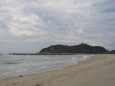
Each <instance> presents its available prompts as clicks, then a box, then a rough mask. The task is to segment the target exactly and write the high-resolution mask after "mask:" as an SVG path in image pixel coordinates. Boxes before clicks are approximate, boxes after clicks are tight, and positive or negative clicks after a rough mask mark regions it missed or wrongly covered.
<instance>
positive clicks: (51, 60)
mask: <svg viewBox="0 0 115 86" xmlns="http://www.w3.org/2000/svg"><path fill="white" fill-rule="evenodd" d="M91 57H92V55H0V79H6V78H11V77H17V76H20V75H29V74H34V73H41V72H46V71H52V70H57V69H62V68H64V67H68V66H71V65H75V64H78V63H79V62H81V61H85V60H87V59H90V58H91Z"/></svg>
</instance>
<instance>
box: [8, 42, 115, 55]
mask: <svg viewBox="0 0 115 86" xmlns="http://www.w3.org/2000/svg"><path fill="white" fill-rule="evenodd" d="M75 54H115V50H112V51H109V50H107V49H105V48H104V47H102V46H91V45H88V44H85V43H81V44H79V45H73V46H68V45H61V44H58V45H51V46H49V47H47V48H43V49H41V50H40V51H39V52H37V53H9V55H75Z"/></svg>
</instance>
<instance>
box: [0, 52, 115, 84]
mask: <svg viewBox="0 0 115 86" xmlns="http://www.w3.org/2000/svg"><path fill="white" fill-rule="evenodd" d="M0 86H115V54H104V55H95V56H93V57H92V59H89V60H87V61H83V62H80V63H79V64H77V65H74V66H70V67H66V68H63V69H58V70H54V71H49V72H44V73H38V74H31V75H26V76H23V75H22V76H18V77H14V78H9V79H4V80H0Z"/></svg>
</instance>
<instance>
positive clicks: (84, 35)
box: [0, 0, 115, 52]
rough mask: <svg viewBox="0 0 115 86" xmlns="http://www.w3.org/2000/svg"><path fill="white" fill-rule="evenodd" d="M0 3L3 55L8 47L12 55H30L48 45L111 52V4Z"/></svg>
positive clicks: (98, 0) (63, 0) (94, 0)
mask: <svg viewBox="0 0 115 86" xmlns="http://www.w3.org/2000/svg"><path fill="white" fill-rule="evenodd" d="M0 2H1V3H0V13H1V14H0V36H1V37H0V39H1V40H2V41H1V42H0V46H2V47H3V46H4V50H3V51H6V52H9V51H10V50H11V49H9V47H10V48H12V49H14V50H13V51H16V52H18V51H19V52H20V51H21V50H23V52H24V51H25V52H26V51H27V52H29V50H30V52H31V51H34V50H37V49H38V50H39V49H41V48H42V47H45V46H48V45H50V44H58V43H60V44H61V43H62V44H70V45H71V44H78V43H81V42H86V43H89V44H93V45H102V46H105V47H107V48H109V49H113V48H115V47H114V46H113V44H114V43H115V41H114V40H113V39H114V37H115V35H114V33H115V29H114V27H115V25H114V24H115V13H114V12H115V11H114V6H115V4H114V3H113V2H114V0H29V1H28V0H0ZM6 41H7V42H6ZM12 45H13V46H12ZM37 45H38V47H36V46H37ZM109 45H111V46H113V47H111V46H110V47H109ZM29 47H31V48H29ZM1 52H2V51H1Z"/></svg>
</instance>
